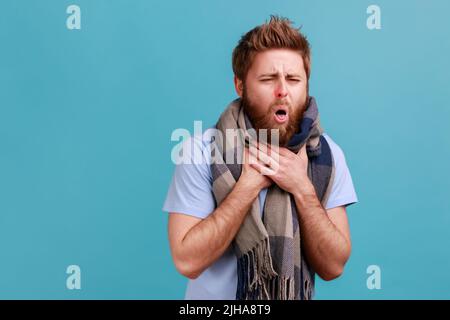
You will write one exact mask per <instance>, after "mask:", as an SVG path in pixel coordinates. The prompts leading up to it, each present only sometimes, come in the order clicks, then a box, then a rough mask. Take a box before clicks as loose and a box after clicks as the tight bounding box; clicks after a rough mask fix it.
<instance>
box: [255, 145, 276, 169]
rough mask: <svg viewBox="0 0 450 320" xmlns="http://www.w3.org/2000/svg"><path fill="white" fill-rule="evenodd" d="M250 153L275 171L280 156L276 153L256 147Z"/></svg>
mask: <svg viewBox="0 0 450 320" xmlns="http://www.w3.org/2000/svg"><path fill="white" fill-rule="evenodd" d="M252 155H253V156H254V157H257V158H258V160H260V161H261V162H262V163H263V164H264V165H266V166H268V167H270V168H271V169H272V170H275V171H277V170H278V168H279V166H280V163H279V161H280V158H279V155H278V154H273V155H272V154H271V155H269V154H267V153H266V152H264V150H261V149H257V150H253V153H252Z"/></svg>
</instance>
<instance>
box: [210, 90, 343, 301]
mask: <svg viewBox="0 0 450 320" xmlns="http://www.w3.org/2000/svg"><path fill="white" fill-rule="evenodd" d="M216 128H217V129H218V130H219V131H220V132H221V133H222V136H223V137H225V139H224V141H216V152H217V151H218V152H219V157H217V158H220V157H221V158H220V159H221V160H225V159H234V160H236V161H234V163H232V164H227V163H226V161H215V160H214V158H213V161H212V163H211V171H212V176H213V193H214V197H215V200H216V203H217V205H219V204H220V203H221V202H222V201H223V199H225V197H226V196H227V195H228V194H229V193H230V192H231V190H232V189H233V187H234V184H235V183H236V181H237V180H238V179H239V176H240V174H241V169H242V166H241V164H240V163H242V160H241V161H240V162H238V161H237V159H242V157H243V150H244V149H243V148H244V147H245V137H244V136H242V134H241V135H238V139H237V143H236V142H235V141H233V142H234V144H233V143H232V141H229V140H230V139H228V140H227V139H226V138H229V137H227V136H226V131H227V130H228V129H234V130H235V129H243V130H237V131H240V132H245V133H246V134H247V133H249V131H251V130H249V129H250V128H252V125H251V122H250V121H249V119H248V117H247V115H246V114H245V113H244V110H243V108H242V106H241V103H240V99H237V100H235V101H233V102H232V103H231V104H230V105H229V106H228V107H227V109H226V110H225V111H224V112H223V113H222V115H221V116H220V119H219V121H218V122H217V124H216ZM253 131H254V130H253ZM322 132H323V131H322V129H321V127H320V124H319V114H318V109H317V105H316V102H315V100H314V98H313V97H309V100H308V105H307V108H306V110H305V112H304V113H303V117H302V120H301V123H300V130H299V133H296V134H294V136H293V137H292V138H291V140H290V141H289V143H288V148H289V149H290V150H291V151H293V152H296V153H297V152H298V151H299V150H300V148H301V147H302V146H303V145H304V144H305V143H306V146H307V147H306V151H307V155H308V159H309V161H308V162H309V163H308V177H309V179H310V180H311V182H312V184H313V185H314V188H315V190H316V194H317V196H318V198H319V200H320V201H321V203H322V205H324V204H325V203H326V201H327V198H328V195H329V192H330V189H331V185H332V179H333V176H334V164H333V157H332V155H331V150H330V147H329V145H328V143H327V141H326V140H325V138H324V137H323V136H322ZM249 134H250V136H252V134H251V133H249ZM253 136H254V134H253ZM233 140H235V139H234V138H233ZM220 153H221V154H220ZM217 158H216V159H217ZM224 162H225V163H224ZM330 181H331V183H330ZM233 248H234V251H235V253H236V256H237V273H238V284H237V292H236V299H237V300H247V299H250V300H264V299H269V300H293V299H295V300H303V299H311V298H312V297H313V295H314V276H315V273H314V271H313V270H312V268H311V267H310V266H309V265H308V262H307V261H306V259H305V256H304V254H303V252H302V246H301V234H300V228H299V222H298V216H297V209H296V205H295V201H294V199H293V197H292V195H291V194H289V193H287V192H285V191H284V190H282V189H280V188H279V187H278V186H277V185H276V184H272V186H270V187H269V188H268V192H267V196H266V200H265V204H264V208H263V217H261V214H260V207H259V201H258V199H255V201H254V202H253V204H252V206H251V209H250V210H249V212H248V214H247V216H246V217H245V219H244V221H243V223H242V225H241V227H240V229H239V231H238V233H237V234H236V237H235V239H234V241H233Z"/></svg>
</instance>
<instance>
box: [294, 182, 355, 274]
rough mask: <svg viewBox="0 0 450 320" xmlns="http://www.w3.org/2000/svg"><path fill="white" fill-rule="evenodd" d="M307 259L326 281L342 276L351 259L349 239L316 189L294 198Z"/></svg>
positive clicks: (312, 188)
mask: <svg viewBox="0 0 450 320" xmlns="http://www.w3.org/2000/svg"><path fill="white" fill-rule="evenodd" d="M294 198H295V204H296V207H297V211H298V216H299V223H300V230H301V231H300V232H301V237H302V241H303V246H304V249H305V252H306V257H307V259H308V261H309V263H310V264H311V265H312V267H313V269H314V270H315V271H316V272H317V273H318V274H319V276H321V278H323V279H325V280H332V279H334V278H336V277H337V276H339V275H340V274H341V273H342V271H343V268H344V265H345V263H346V262H347V260H348V258H349V256H350V243H349V240H348V239H346V237H345V236H344V235H343V234H342V233H341V232H340V231H339V229H338V228H337V227H336V226H335V225H334V224H333V222H332V221H331V220H330V218H329V217H328V214H327V212H326V210H325V209H324V208H323V207H322V205H321V203H320V201H319V199H318V198H317V195H316V193H315V190H314V187H313V186H312V184H311V189H309V191H308V192H302V193H299V194H297V195H295V196H294Z"/></svg>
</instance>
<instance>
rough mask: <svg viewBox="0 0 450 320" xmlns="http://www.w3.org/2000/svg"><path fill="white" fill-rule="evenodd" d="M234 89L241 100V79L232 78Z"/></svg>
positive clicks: (242, 86) (242, 84) (242, 87)
mask: <svg viewBox="0 0 450 320" xmlns="http://www.w3.org/2000/svg"><path fill="white" fill-rule="evenodd" d="M234 88H235V89H236V93H237V95H238V96H239V97H241V98H242V93H243V91H244V83H243V82H242V80H241V79H239V78H238V77H236V76H234Z"/></svg>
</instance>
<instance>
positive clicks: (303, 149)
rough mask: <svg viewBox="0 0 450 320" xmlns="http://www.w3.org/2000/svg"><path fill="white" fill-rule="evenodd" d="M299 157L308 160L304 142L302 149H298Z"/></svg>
mask: <svg viewBox="0 0 450 320" xmlns="http://www.w3.org/2000/svg"><path fill="white" fill-rule="evenodd" d="M298 154H299V155H300V156H301V157H306V158H308V156H307V154H306V142H305V144H304V145H303V147H301V148H300V151H299V153H298Z"/></svg>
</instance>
